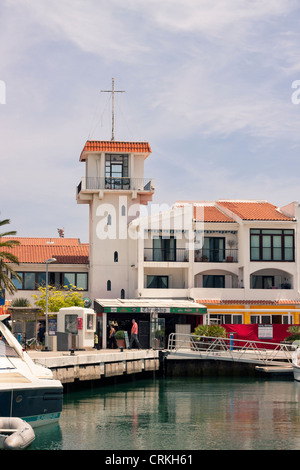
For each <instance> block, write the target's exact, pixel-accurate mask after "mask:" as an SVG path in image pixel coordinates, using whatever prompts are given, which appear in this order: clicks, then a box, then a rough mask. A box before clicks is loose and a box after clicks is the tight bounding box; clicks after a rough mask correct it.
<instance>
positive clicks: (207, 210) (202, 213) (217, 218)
mask: <svg viewBox="0 0 300 470" xmlns="http://www.w3.org/2000/svg"><path fill="white" fill-rule="evenodd" d="M194 219H195V220H196V221H198V222H230V223H232V222H235V221H234V220H233V219H231V218H230V217H229V216H228V215H226V214H224V213H223V212H222V211H220V210H219V209H218V208H217V207H214V206H194Z"/></svg>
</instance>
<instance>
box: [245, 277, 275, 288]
mask: <svg viewBox="0 0 300 470" xmlns="http://www.w3.org/2000/svg"><path fill="white" fill-rule="evenodd" d="M274 286H275V277H274V276H255V275H253V276H252V277H251V289H272V287H274Z"/></svg>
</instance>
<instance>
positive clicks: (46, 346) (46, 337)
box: [45, 258, 56, 349]
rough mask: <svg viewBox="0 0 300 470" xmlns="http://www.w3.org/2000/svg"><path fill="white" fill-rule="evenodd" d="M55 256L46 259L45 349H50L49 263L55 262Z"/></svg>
mask: <svg viewBox="0 0 300 470" xmlns="http://www.w3.org/2000/svg"><path fill="white" fill-rule="evenodd" d="M55 261H56V259H55V258H50V259H47V260H46V331H45V349H48V346H49V343H48V265H49V264H50V263H55Z"/></svg>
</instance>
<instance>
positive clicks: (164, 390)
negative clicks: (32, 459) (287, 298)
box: [30, 378, 300, 450]
mask: <svg viewBox="0 0 300 470" xmlns="http://www.w3.org/2000/svg"><path fill="white" fill-rule="evenodd" d="M299 393H300V383H297V382H294V381H277V380H276V381H264V380H261V379H260V380H255V379H246V380H245V379H243V380H241V379H235V378H229V379H224V378H197V379H193V378H191V379H190V378H184V379H174V378H172V379H157V380H154V381H137V382H133V383H130V384H125V385H124V384H122V385H120V384H119V385H117V386H114V387H101V388H97V389H93V390H89V391H85V392H73V393H71V394H67V395H66V396H65V397H64V407H63V413H62V416H61V419H60V422H59V425H57V426H56V427H52V428H51V429H49V427H45V428H44V429H43V430H42V429H41V430H36V440H35V442H34V443H33V444H32V446H31V447H30V448H36V449H91V450H92V449H105V450H110V449H113V450H135V449H139V450H142V449H146V450H196V449H228V450H230V449H299V448H300V426H299V424H300V411H299ZM47 428H48V430H47Z"/></svg>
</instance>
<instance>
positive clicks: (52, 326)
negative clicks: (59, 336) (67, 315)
mask: <svg viewBox="0 0 300 470" xmlns="http://www.w3.org/2000/svg"><path fill="white" fill-rule="evenodd" d="M56 327H57V320H56V318H49V320H48V331H49V336H54V335H55V334H56V330H57V328H56Z"/></svg>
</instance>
